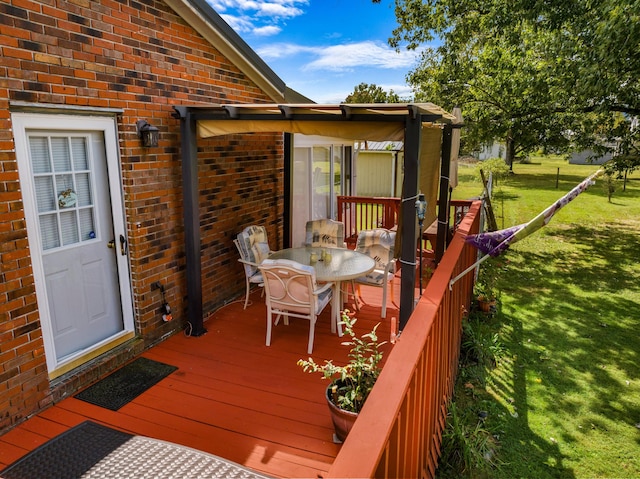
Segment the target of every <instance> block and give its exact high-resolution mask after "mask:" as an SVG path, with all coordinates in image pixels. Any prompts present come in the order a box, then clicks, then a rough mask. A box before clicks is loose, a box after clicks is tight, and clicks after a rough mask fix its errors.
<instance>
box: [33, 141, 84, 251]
mask: <svg viewBox="0 0 640 479" xmlns="http://www.w3.org/2000/svg"><path fill="white" fill-rule="evenodd" d="M29 149H30V153H31V155H30V158H31V167H32V171H33V181H34V186H35V196H36V204H37V210H38V224H39V227H40V241H41V246H42V250H43V251H47V250H52V249H55V248H59V247H63V246H69V245H73V244H76V243H81V242H84V241H89V240H92V239H94V238H95V237H96V228H95V219H94V218H95V214H94V199H93V186H92V176H91V168H90V162H89V150H88V138H87V137H85V136H55V135H31V136H29Z"/></svg>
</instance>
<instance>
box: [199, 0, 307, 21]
mask: <svg viewBox="0 0 640 479" xmlns="http://www.w3.org/2000/svg"><path fill="white" fill-rule="evenodd" d="M209 2H210V3H211V6H212V7H213V8H214V9H215V10H216V11H217V12H218V13H220V12H226V11H228V10H239V11H242V12H244V13H245V14H247V15H250V16H253V15H257V16H261V17H271V18H274V19H279V18H293V17H297V16H298V15H302V14H303V13H304V11H303V10H302V9H301V8H299V6H305V5H308V4H309V0H209Z"/></svg>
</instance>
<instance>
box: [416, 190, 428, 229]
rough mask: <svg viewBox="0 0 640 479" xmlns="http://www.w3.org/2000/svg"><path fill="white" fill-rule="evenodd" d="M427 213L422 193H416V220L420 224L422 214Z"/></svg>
mask: <svg viewBox="0 0 640 479" xmlns="http://www.w3.org/2000/svg"><path fill="white" fill-rule="evenodd" d="M426 213H427V202H426V201H425V200H424V195H423V194H422V193H420V194H419V195H418V199H417V200H416V215H417V216H418V221H419V222H420V224H421V225H422V222H423V221H424V215H425V214H426Z"/></svg>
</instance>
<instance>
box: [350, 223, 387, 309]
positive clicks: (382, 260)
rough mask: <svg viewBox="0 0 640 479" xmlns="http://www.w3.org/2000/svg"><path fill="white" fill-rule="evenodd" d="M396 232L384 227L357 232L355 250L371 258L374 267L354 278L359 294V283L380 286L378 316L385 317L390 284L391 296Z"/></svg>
mask: <svg viewBox="0 0 640 479" xmlns="http://www.w3.org/2000/svg"><path fill="white" fill-rule="evenodd" d="M395 241H396V233H395V231H389V230H387V229H384V228H376V229H372V230H363V231H360V233H358V241H357V243H356V251H358V252H359V253H362V254H366V255H367V256H370V257H371V258H373V259H374V260H375V262H376V267H375V269H374V270H373V271H371V272H370V273H369V274H367V275H365V276H360V277H358V278H356V279H355V282H356V284H357V285H358V295H359V296H360V285H362V284H365V285H368V286H377V287H379V288H382V312H381V315H380V317H381V318H386V317H387V285H388V284H389V283H390V284H391V297H392V298H393V278H394V276H395V272H396V267H395V266H396V260H395V258H394V256H395V255H394V251H395Z"/></svg>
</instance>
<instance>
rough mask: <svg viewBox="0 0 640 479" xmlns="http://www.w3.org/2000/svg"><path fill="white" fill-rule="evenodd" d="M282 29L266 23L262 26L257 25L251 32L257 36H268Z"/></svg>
mask: <svg viewBox="0 0 640 479" xmlns="http://www.w3.org/2000/svg"><path fill="white" fill-rule="evenodd" d="M281 31H282V28H280V27H278V26H276V25H266V26H264V27H258V28H254V29H253V34H254V35H257V36H259V37H269V36H272V35H277V34H278V33H280V32H281Z"/></svg>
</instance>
